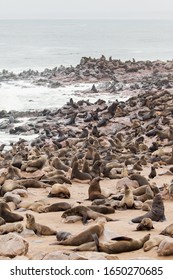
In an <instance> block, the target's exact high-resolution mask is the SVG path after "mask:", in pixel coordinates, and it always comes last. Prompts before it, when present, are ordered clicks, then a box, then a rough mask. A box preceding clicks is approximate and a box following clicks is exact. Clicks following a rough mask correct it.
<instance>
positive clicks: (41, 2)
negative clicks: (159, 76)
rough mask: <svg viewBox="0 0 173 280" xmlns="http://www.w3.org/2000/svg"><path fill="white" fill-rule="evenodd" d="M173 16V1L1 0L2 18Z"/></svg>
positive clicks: (0, 12) (154, 17) (165, 17)
mask: <svg viewBox="0 0 173 280" xmlns="http://www.w3.org/2000/svg"><path fill="white" fill-rule="evenodd" d="M120 18H123V19H125V18H127V19H129V18H130V19H131V18H132V19H140V18H141V19H173V0H0V19H120Z"/></svg>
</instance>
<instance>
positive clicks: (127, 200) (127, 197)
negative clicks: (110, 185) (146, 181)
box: [120, 184, 134, 209]
mask: <svg viewBox="0 0 173 280" xmlns="http://www.w3.org/2000/svg"><path fill="white" fill-rule="evenodd" d="M124 188H125V193H124V196H123V198H122V200H121V201H120V207H123V208H125V209H131V208H132V207H133V206H134V196H133V191H132V190H131V188H130V187H129V186H127V185H126V184H125V185H124Z"/></svg>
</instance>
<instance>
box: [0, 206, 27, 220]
mask: <svg viewBox="0 0 173 280" xmlns="http://www.w3.org/2000/svg"><path fill="white" fill-rule="evenodd" d="M0 217H2V218H3V219H4V220H5V222H6V223H14V222H18V221H23V216H21V215H19V214H16V213H13V212H12V211H11V209H10V207H9V206H8V204H7V203H5V202H0Z"/></svg>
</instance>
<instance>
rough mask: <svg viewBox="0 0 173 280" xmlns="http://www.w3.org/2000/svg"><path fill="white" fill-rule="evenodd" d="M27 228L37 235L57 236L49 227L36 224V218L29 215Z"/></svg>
mask: <svg viewBox="0 0 173 280" xmlns="http://www.w3.org/2000/svg"><path fill="white" fill-rule="evenodd" d="M26 228H27V229H30V230H33V231H34V233H35V234H37V235H56V231H55V230H53V229H51V228H49V227H48V226H45V225H41V224H38V223H36V222H35V218H34V216H33V215H32V214H28V213H26Z"/></svg>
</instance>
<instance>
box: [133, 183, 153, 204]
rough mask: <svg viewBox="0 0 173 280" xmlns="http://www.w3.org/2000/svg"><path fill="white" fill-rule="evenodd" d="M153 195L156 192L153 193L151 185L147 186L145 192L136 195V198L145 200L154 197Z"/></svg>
mask: <svg viewBox="0 0 173 280" xmlns="http://www.w3.org/2000/svg"><path fill="white" fill-rule="evenodd" d="M153 197H154V194H153V191H152V190H151V187H150V186H146V190H145V193H144V194H141V195H138V196H136V199H137V200H140V201H142V202H145V201H146V200H148V199H153Z"/></svg>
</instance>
